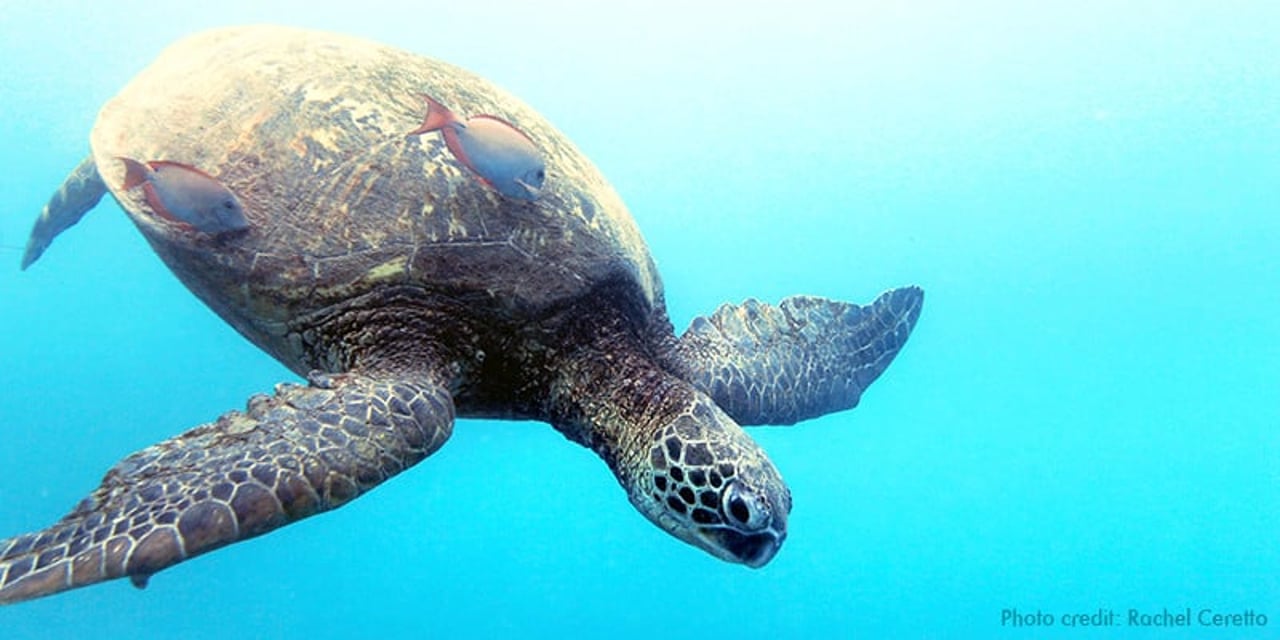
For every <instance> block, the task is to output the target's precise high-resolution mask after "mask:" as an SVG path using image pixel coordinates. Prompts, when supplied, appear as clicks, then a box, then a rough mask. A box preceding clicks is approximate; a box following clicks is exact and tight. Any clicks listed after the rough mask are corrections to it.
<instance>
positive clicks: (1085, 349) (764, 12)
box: [0, 0, 1280, 639]
mask: <svg viewBox="0 0 1280 640" xmlns="http://www.w3.org/2000/svg"><path fill="white" fill-rule="evenodd" d="M257 4H259V3H258V2H240V1H233V2H224V3H218V4H217V6H213V5H207V6H201V5H199V4H198V3H197V4H191V3H155V2H146V3H144V2H135V1H132V0H126V1H123V2H113V3H99V4H97V5H92V6H87V5H85V4H84V3H78V2H77V3H73V2H42V3H34V2H29V3H20V2H8V3H5V5H4V6H3V10H2V11H0V60H3V64H4V71H3V82H0V154H3V157H4V160H5V161H4V169H5V170H4V174H5V175H4V178H3V179H2V180H0V202H3V204H4V213H3V216H0V244H3V245H5V246H6V248H5V249H4V250H3V251H0V262H3V263H4V264H7V265H9V266H8V267H6V268H3V269H0V300H2V301H3V302H0V305H3V306H2V307H0V308H2V309H3V312H2V313H0V364H2V365H3V366H0V430H2V434H3V435H2V437H0V537H3V536H6V535H10V534H17V533H20V532H24V531H27V530H31V529H35V528H39V527H42V526H44V525H47V524H49V523H51V522H53V521H54V520H55V519H57V518H59V517H61V515H62V514H63V513H65V512H66V511H67V510H68V509H69V508H70V507H72V506H73V505H74V504H75V503H76V502H77V501H78V500H79V499H80V498H81V497H82V496H83V495H85V494H86V493H87V492H88V491H90V490H91V489H92V488H93V487H95V486H96V485H97V482H98V480H99V479H100V478H101V474H102V473H103V472H104V471H105V470H106V469H107V468H109V467H110V466H111V465H112V464H113V463H114V462H115V461H116V460H118V459H119V458H120V457H122V456H124V455H126V454H127V453H129V452H131V451H134V450H136V449H138V448H141V447H143V446H146V445H148V444H150V443H152V442H155V441H158V440H161V439H163V438H166V437H168V436H170V435H173V434H175V433H178V432H179V431H182V430H184V429H186V428H187V427H190V426H193V425H195V424H197V423H200V422H204V421H206V420H209V419H211V418H213V417H215V416H217V415H218V414H220V413H222V412H223V411H225V410H227V409H231V408H237V407H241V406H242V405H243V402H244V400H245V398H246V397H248V396H249V395H250V394H252V393H255V392H261V391H266V390H269V389H270V388H271V386H272V385H273V384H274V383H275V382H277V381H279V380H283V379H288V378H289V377H290V376H289V374H288V373H287V372H286V371H285V370H284V369H283V368H282V367H281V366H279V365H278V364H276V363H275V362H273V361H271V360H270V359H268V358H267V357H266V356H264V355H263V354H261V353H259V352H258V351H256V350H255V349H254V348H253V347H251V346H250V345H249V344H248V343H246V342H245V341H244V340H242V339H241V338H240V337H239V336H238V335H237V334H235V332H233V331H232V330H231V329H230V328H228V327H227V326H226V325H224V324H223V323H222V322H221V321H219V320H218V319H217V318H216V317H214V316H213V314H212V313H210V312H209V311H207V310H206V309H205V308H204V307H202V306H201V305H200V303H198V302H197V301H196V300H195V299H194V298H193V297H192V296H190V295H189V294H188V293H187V292H186V291H185V290H184V289H183V288H182V287H181V286H180V285H179V284H178V282H177V281H176V280H175V279H174V278H173V277H172V276H171V275H170V274H169V273H168V272H167V271H166V270H165V268H164V267H163V266H162V265H161V263H160V261H159V260H158V259H157V258H155V257H154V256H153V255H152V254H151V252H150V251H149V250H148V249H147V247H146V246H145V244H144V243H143V241H142V239H141V237H140V235H139V234H138V233H137V232H136V231H135V230H134V229H133V228H132V226H131V224H130V223H129V222H128V220H127V219H126V218H125V217H124V216H123V215H122V214H121V213H120V211H119V210H118V208H117V207H116V206H115V205H114V203H104V204H103V205H101V206H100V207H99V208H98V210H96V211H94V212H92V213H91V214H90V215H89V216H87V217H86V219H85V220H84V221H83V222H82V223H81V224H80V225H79V226H78V227H76V228H74V229H72V230H71V231H69V232H68V233H66V234H65V235H63V236H62V237H60V238H59V239H58V242H56V243H55V244H54V246H53V247H52V249H51V250H50V251H49V252H48V253H47V254H46V255H45V257H44V258H43V259H42V260H41V261H40V262H39V263H37V264H36V265H35V266H34V267H33V268H32V269H31V270H29V271H27V272H25V273H21V272H19V271H18V269H17V262H18V259H19V255H20V254H19V252H18V251H16V250H13V249H12V247H15V246H21V245H22V244H23V243H24V242H25V238H26V234H27V231H28V229H29V227H30V224H31V221H32V219H33V218H34V216H35V215H36V214H37V213H38V212H39V210H40V207H41V205H42V204H43V203H44V201H45V199H46V198H47V197H48V195H49V194H50V193H51V192H52V190H53V189H54V188H55V187H56V186H57V184H58V183H59V182H60V181H61V179H62V178H63V176H64V175H65V173H66V172H67V171H68V170H69V169H70V168H72V167H73V166H74V165H75V163H76V162H77V161H79V159H80V158H81V157H83V156H84V154H85V153H86V151H87V133H88V131H89V128H90V127H91V125H92V122H93V119H94V116H95V113H96V110H97V108H98V106H99V105H100V104H101V103H102V102H103V101H104V100H106V99H107V98H109V97H110V96H111V95H112V94H113V93H114V91H115V90H116V89H117V88H118V87H120V86H121V85H122V84H123V83H124V82H125V81H126V80H127V79H128V78H129V77H130V76H132V75H133V74H134V73H135V72H136V71H137V70H138V69H140V68H141V67H143V66H144V65H145V64H146V63H147V62H148V61H149V60H150V59H151V58H152V57H154V55H155V54H156V53H157V52H158V51H159V50H160V49H161V48H162V47H163V46H164V45H166V44H167V43H169V42H170V41H172V40H174V39H176V38H178V37H180V36H182V35H184V34H187V33H189V32H192V31H196V30H199V29H201V28H205V27H210V26H216V25H224V24H234V23H245V22H259V21H267V22H277V23H287V24H293V25H299V26H308V27H316V28H324V29H330V30H337V31H343V32H347V33H351V34H357V35H361V36H366V37H370V38H373V39H376V40H380V41H384V42H388V43H392V44H396V45H398V46H401V47H403V48H407V49H410V50H413V51H416V52H419V53H422V54H426V55H431V56H435V57H440V58H444V59H447V60H449V61H452V62H454V63H457V64H460V65H463V66H466V67H469V68H471V69H473V70H476V71H478V72H480V73H482V74H483V75H486V76H487V77H489V78H490V79H492V80H494V81H496V82H498V83H499V84H501V85H503V86H504V87H506V88H507V89H509V90H511V91H512V92H514V93H515V94H517V95H519V96H521V97H522V98H523V99H524V100H525V101H527V102H528V103H529V104H531V105H533V106H534V107H535V108H537V109H538V110H540V111H541V112H542V113H543V114H544V115H546V116H547V117H548V118H550V119H551V120H552V121H553V122H554V123H556V124H557V125H558V126H559V127H560V128H561V129H562V130H563V131H565V132H566V133H567V134H568V135H569V136H570V137H571V138H572V139H574V140H575V141H576V142H577V144H578V145H579V146H580V147H581V148H582V149H583V150H584V151H586V152H587V154H588V155H589V156H591V157H592V158H593V159H594V160H595V162H596V163H597V164H598V165H599V166H600V167H601V169H602V170H603V171H604V173H605V174H606V175H607V176H608V177H609V178H610V180H611V181H612V182H613V184H614V185H615V186H616V188H617V189H618V191H619V192H620V193H621V194H622V196H623V197H624V198H625V199H626V200H627V202H628V203H629V206H630V208H631V210H632V212H633V214H634V215H635V217H636V219H637V220H638V221H639V223H640V226H641V228H642V229H643V231H644V233H645V236H646V238H647V239H648V242H649V244H650V247H651V249H652V251H653V253H654V255H655V256H656V258H657V261H658V264H659V266H660V268H661V269H662V272H663V275H664V278H665V282H666V287H667V298H668V300H669V302H670V305H671V310H672V314H673V317H674V319H675V321H676V324H677V325H678V328H680V329H682V328H683V327H684V326H685V325H686V324H687V322H688V321H689V319H690V318H692V317H693V316H695V315H697V314H700V313H705V312H709V311H711V310H712V309H714V308H715V306H716V305H718V304H719V303H721V302H723V301H734V302H736V301H740V300H742V299H743V298H745V297H748V296H756V297H759V298H761V299H764V300H771V301H776V300H777V299H779V298H781V297H784V296H786V295H789V294H793V293H813V294H820V295H826V296H831V297H836V298H842V299H849V300H855V301H861V302H865V301H869V300H870V299H871V298H872V297H873V296H875V295H876V294H877V293H878V292H880V291H881V290H883V289H886V288H890V287H894V286H900V285H905V284H910V283H918V284H920V285H922V286H924V288H925V289H926V290H927V292H928V297H927V300H926V304H925V309H924V313H923V316H922V318H921V320H920V323H919V325H918V327H917V329H916V332H915V335H914V336H913V337H912V338H911V340H910V342H909V344H908V345H907V347H906V349H905V350H904V352H903V353H902V355H901V356H900V357H899V358H898V360H897V361H896V362H895V363H894V364H893V365H892V366H891V367H890V368H889V370H888V372H887V373H886V374H885V375H884V377H882V378H881V379H880V380H879V381H878V382H877V383H876V384H875V385H874V386H873V387H872V389H871V390H870V391H869V392H868V393H867V394H866V395H865V396H864V398H863V403H862V406H860V407H859V408H857V409H856V410H854V411H851V412H846V413H841V414H837V415H831V416H827V417H825V418H822V419H819V420H814V421H811V422H808V423H804V424H801V425H799V426H796V427H793V428H772V429H770V428H758V429H754V430H753V431H752V434H753V435H754V436H755V437H756V438H757V439H758V440H759V441H760V442H761V443H762V444H763V445H764V446H765V447H766V448H767V450H768V451H769V452H770V454H771V456H772V458H773V460H774V462H775V463H776V464H777V466H778V467H779V468H780V469H781V471H782V473H783V474H784V476H785V477H786V479H787V481H788V482H789V484H790V487H791V490H792V492H793V495H794V500H795V508H794V511H793V512H792V516H791V519H790V536H789V538H788V540H787V543H786V545H785V546H784V548H783V550H782V551H781V553H780V554H779V555H778V557H777V558H775V559H774V561H773V562H772V563H771V564H770V565H768V566H767V567H766V568H764V569H762V570H750V569H745V568H742V567H739V566H734V565H729V564H725V563H722V562H720V561H717V560H715V559H713V558H711V557H709V556H707V555H705V554H704V553H702V552H700V551H697V550H695V549H693V548H691V547H687V546H685V545H683V544H681V543H679V542H677V541H675V540H674V539H672V538H670V537H669V536H667V535H666V534H664V533H662V532H661V531H659V530H658V529H657V528H655V527H654V526H652V525H650V524H649V523H648V522H646V521H645V520H644V519H643V518H641V517H640V516H638V515H637V514H636V513H635V511H634V510H633V509H632V507H631V506H630V505H629V504H628V503H627V501H626V498H625V496H624V494H623V492H622V491H621V490H620V489H619V488H618V487H617V485H616V483H615V481H614V480H613V479H612V477H611V475H610V474H609V473H608V471H607V469H606V468H605V466H604V465H603V464H601V463H600V462H599V460H597V459H596V458H595V457H594V456H593V455H592V454H590V453H589V452H588V451H586V450H585V449H581V448H578V447H576V446H575V445H572V444H570V443H568V442H567V441H565V440H564V439H563V438H562V437H561V436H559V435H558V434H556V433H555V432H554V431H553V430H551V429H550V428H549V427H546V426H544V425H539V424H531V423H520V424H513V423H495V422H479V421H466V422H462V423H460V424H459V425H458V427H457V429H456V432H455V435H454V436H453V439H452V440H451V441H450V442H449V443H448V444H447V446H446V447H445V448H444V449H442V450H441V451H440V453H438V454H437V455H435V456H433V457H432V458H431V459H429V460H428V461H426V462H425V463H423V464H421V465H419V466H418V467H416V468H414V469H412V470H411V471H409V472H407V473H405V474H403V475H402V476H400V477H398V478H397V479H395V480H394V481H393V482H390V483H387V484H386V485H384V486H383V487H381V488H379V489H378V490H377V491H375V492H373V493H372V494H370V495H368V496H366V497H364V498H362V499H360V500H358V501H356V502H355V503H353V504H351V505H349V506H347V507H345V508H343V509H341V510H339V511H337V512H334V513H331V514H328V515H324V516H321V517H317V518H314V519H311V520H308V521H305V522H303V523H301V524H298V525H295V526H291V527H288V528H286V529H284V530H281V531H278V532H276V533H273V534H271V535H269V536H266V537H264V538H260V539H257V540H255V541H252V542H248V543H244V544H240V545H236V546H234V547H230V548H227V549H224V550H221V551H219V552H217V553H213V554H211V555H207V556H204V557H201V558H199V559H196V560H193V561H191V562H188V563H185V564H183V565H180V566H178V567H175V568H173V569H170V570H168V571H165V572H163V573H161V574H159V575H158V576H156V577H155V579H154V580H153V581H152V585H151V586H150V587H149V588H148V589H147V590H145V591H138V590H135V589H134V588H132V587H131V586H129V585H128V583H127V582H124V581H118V582H112V583H107V584H103V585H98V586H95V587H92V588H87V589H82V590H78V591H74V592H69V593H66V594H62V595H59V596H56V597H52V598H48V599H44V600H39V601H34V602H29V603H24V604H21V605H18V606H14V607H7V608H3V609H0V637H4V638H10V639H17V638H186V639H195V638H220V639H221V638H228V637H243V638H277V637H278V638H286V637H288V638H381V637H426V638H451V637H456V638H471V637H475V638H482V637H546V638H565V637H610V638H633V637H634V638H653V637H663V638H680V637H731V638H784V637H805V638H812V637H846V636H852V635H858V636H862V637H922V636H929V637H990V636H999V637H1011V638H1019V637H1028V638H1030V637H1064V638H1065V637H1095V636H1128V635H1133V636H1135V637H1148V638H1153V637H1174V638H1199V637H1206V638H1217V637H1222V638H1228V637H1231V638H1234V637H1250V636H1253V637H1276V636H1277V635H1278V634H1280V545H1277V531H1280V408H1278V407H1280V404H1278V403H1277V401H1276V399H1277V397H1278V396H1280V293H1277V290H1278V288H1277V284H1278V279H1280V251H1277V249H1278V248H1280V62H1278V60H1280V58H1277V55H1276V52H1277V51H1280V5H1277V4H1276V3H1274V2H1266V1H1262V0H1259V1H1255V2H1225V3H1224V2H1217V1H1215V2H1208V1H1204V2H1200V1H1188V2H1179V3H1172V2H1088V1H1086V2H1079V1H1075V2H1049V3H1024V2H1012V1H989V2H976V3H975V2H950V3H937V2H935V3H880V2H859V1H854V2H830V3H822V2H810V1H807V0H798V1H797V2H790V3H781V4H780V3H776V2H768V3H766V2H758V3H757V2H715V3H693V2H666V1H665V0H658V1H657V2H619V3H612V2H611V3H594V2H593V3H587V2H579V3H572V2H565V1H560V2H554V1H553V2H539V3H524V4H517V3H498V2H465V1H464V2H448V3H443V2H441V3H434V2H430V3H408V2H405V3H388V2H380V1H378V0H365V1H363V2H358V3H346V2H344V3H329V4H324V5H322V6H320V7H316V6H313V3H303V2H289V3H274V4H273V8H270V9H254V8H250V7H251V6H253V5H257ZM1011 609H1017V611H1018V613H1019V615H1026V614H1035V613H1037V612H1039V613H1040V614H1043V615H1052V616H1054V622H1055V624H1054V626H1053V627H1051V628H1050V627H1043V626H1042V627H1025V626H1024V627H1021V628H1014V627H1011V626H1009V622H1008V620H1007V619H1006V622H1005V624H1004V625H1003V626H1002V613H1005V611H1006V610H1011ZM1130 609H1136V610H1138V611H1139V612H1141V613H1143V614H1160V613H1162V612H1163V611H1164V610H1168V611H1169V612H1171V613H1181V612H1182V611H1184V610H1187V609H1190V611H1191V612H1192V620H1191V626H1189V627H1178V628H1165V629H1151V628H1136V627H1132V626H1129V625H1128V611H1129V610H1130ZM1204 609H1210V610H1212V611H1213V612H1218V613H1244V612H1246V611H1251V612H1253V613H1254V615H1255V618H1254V621H1255V624H1256V622H1257V620H1258V618H1257V617H1256V616H1257V615H1258V614H1261V615H1264V616H1266V617H1267V620H1268V624H1267V626H1265V627H1260V626H1254V627H1251V628H1245V629H1224V628H1211V627H1204V626H1201V625H1200V624H1199V612H1200V611H1201V610H1204ZM1100 610H1101V612H1102V613H1104V614H1105V613H1107V612H1114V614H1115V617H1114V618H1113V619H1112V620H1113V624H1112V626H1109V627H1105V628H1102V629H1078V628H1076V629H1066V628H1063V624H1064V622H1066V621H1067V620H1066V619H1065V616H1066V615H1068V614H1075V613H1084V614H1093V613H1098V612H1099V611H1100ZM1040 620H1041V621H1043V620H1044V618H1043V617H1042V618H1040ZM1024 621H1025V620H1024Z"/></svg>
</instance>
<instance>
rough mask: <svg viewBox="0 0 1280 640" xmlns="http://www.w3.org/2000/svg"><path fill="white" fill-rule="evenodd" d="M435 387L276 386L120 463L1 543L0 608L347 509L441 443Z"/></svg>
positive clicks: (331, 380) (140, 572)
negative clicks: (51, 518) (41, 526)
mask: <svg viewBox="0 0 1280 640" xmlns="http://www.w3.org/2000/svg"><path fill="white" fill-rule="evenodd" d="M452 428H453V403H452V401H451V400H450V398H449V395H448V393H446V392H445V391H444V389H443V388H442V387H441V386H440V385H439V384H436V383H433V382H430V381H429V380H423V381H421V382H412V381H411V378H410V377H407V376H403V375H397V376H396V378H395V379H392V380H387V379H377V378H370V377H366V376H360V375H355V374H347V375H340V376H322V377H319V378H317V379H316V380H315V384H313V385H312V386H308V387H302V386H298V385H280V386H279V387H277V389H276V394H275V396H273V397H268V396H256V397H254V398H252V399H250V400H249V404H248V408H247V409H246V410H245V411H244V412H238V411H233V412H230V413H228V414H226V415H224V416H222V417H221V418H219V419H218V420H217V421H215V422H211V423H209V424H205V425H201V426H199V427H196V428H195V429H192V430H190V431H188V432H186V433H184V434H182V435H180V436H177V437H175V438H173V439H170V440H166V441H164V442H161V443H159V444H157V445H153V446H151V447H148V448H146V449H143V450H142V451H139V452H137V453H135V454H133V455H131V456H129V457H127V458H125V459H124V460H122V461H120V463H119V464H117V465H116V466H115V467H114V468H113V469H111V471H109V472H108V473H107V475H106V477H105V478H103V480H102V486H100V487H98V489H97V490H96V491H94V492H93V493H92V494H91V495H90V496H89V497H87V498H85V499H84V500H83V501H82V502H81V503H80V505H79V506H77V507H76V508H75V510H74V511H72V512H71V513H70V514H68V515H67V516H66V517H65V518H63V519H62V520H61V521H59V522H58V523H57V524H55V525H53V526H52V527H49V528H48V529H45V530H44V531H38V532H35V533H29V534H26V535H22V536H18V537H16V538H10V539H8V540H3V541H0V604H3V603H10V602H17V601H20V600H26V599H28V598H34V597H38V596H43V595H48V594H51V593H56V592H58V591H63V590H66V589H71V588H73V587H80V586H84V585H87V584H92V583H94V582H99V581H102V580H108V579H111V578H119V577H124V576H129V577H130V578H131V579H132V580H133V582H134V584H136V585H138V586H143V585H145V584H146V581H147V578H148V577H150V576H151V574H153V573H155V572H157V571H159V570H161V569H164V568H165V567H168V566H171V565H173V564H176V563H178V562H181V561H183V560H186V559H188V558H191V557H194V556H196V555H199V554H202V553H205V552H207V551H212V550H214V549H217V548H218V547H222V546H224V545H227V544H230V543H233V542H238V541H240V540H245V539H248V538H251V537H254V536H257V535H261V534H263V533H266V532H268V531H271V530H273V529H276V528H278V527H281V526H284V525H286V524H289V523H291V522H295V521H297V520H300V519H302V518H305V517H307V516H311V515H314V514H317V513H320V512H322V511H327V510H329V509H334V508H337V507H339V506H342V505H343V504H345V503H347V502H349V501H351V500H352V499H354V498H356V497H357V496H359V495H360V494H362V493H364V492H365V491H368V490H369V489H371V488H373V487H375V486H377V485H378V484H379V483H381V482H383V481H384V480H386V479H388V478H390V477H391V476H394V475H396V474H397V473H399V472H401V471H403V470H405V469H407V468H409V467H410V466H412V465H414V464H416V463H417V462H418V461H420V460H422V459H423V458H425V457H427V456H428V455H430V454H431V453H432V452H434V451H435V450H436V449H438V448H439V447H440V445H442V444H444V441H445V440H447V439H448V437H449V434H450V433H451V431H452Z"/></svg>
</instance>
